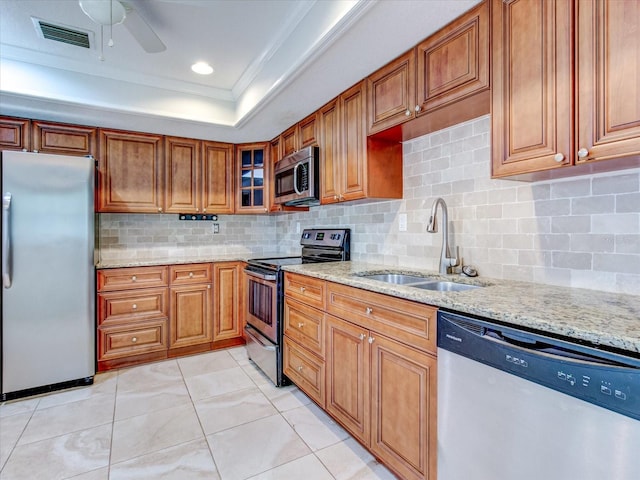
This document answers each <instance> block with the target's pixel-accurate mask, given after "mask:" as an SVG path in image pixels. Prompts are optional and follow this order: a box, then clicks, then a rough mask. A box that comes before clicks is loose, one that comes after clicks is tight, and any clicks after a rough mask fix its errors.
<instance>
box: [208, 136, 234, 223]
mask: <svg viewBox="0 0 640 480" xmlns="http://www.w3.org/2000/svg"><path fill="white" fill-rule="evenodd" d="M202 172H203V173H202V176H203V179H202V180H203V187H202V191H203V194H202V211H203V213H233V212H234V201H233V198H234V197H233V145H231V144H229V143H218V142H203V153H202Z"/></svg>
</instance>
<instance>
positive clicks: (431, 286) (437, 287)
mask: <svg viewBox="0 0 640 480" xmlns="http://www.w3.org/2000/svg"><path fill="white" fill-rule="evenodd" d="M358 276H359V277H362V278H366V279H368V280H377V281H379V282H385V283H393V284H395V285H406V286H407V287H414V288H421V289H423V290H433V291H437V292H463V291H465V290H473V289H474V288H481V287H482V285H469V284H467V283H458V282H451V281H447V280H436V279H434V278H433V277H420V276H418V275H410V274H405V273H371V274H367V273H362V274H359V275H358Z"/></svg>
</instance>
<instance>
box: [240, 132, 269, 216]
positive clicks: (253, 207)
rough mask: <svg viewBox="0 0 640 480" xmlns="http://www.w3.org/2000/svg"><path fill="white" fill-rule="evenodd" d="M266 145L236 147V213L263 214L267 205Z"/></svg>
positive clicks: (267, 150)
mask: <svg viewBox="0 0 640 480" xmlns="http://www.w3.org/2000/svg"><path fill="white" fill-rule="evenodd" d="M268 152H269V144H268V143H249V144H241V145H238V146H237V150H236V161H237V169H238V170H237V172H238V176H237V178H238V188H237V189H236V191H237V192H238V196H237V199H236V202H237V203H236V213H265V212H266V211H267V208H268V205H267V201H268V198H269V196H268V186H269V185H268V181H267V180H266V179H267V178H269V177H268V171H267V166H268V159H267V155H268Z"/></svg>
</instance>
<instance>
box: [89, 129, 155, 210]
mask: <svg viewBox="0 0 640 480" xmlns="http://www.w3.org/2000/svg"><path fill="white" fill-rule="evenodd" d="M163 160H164V155H163V142H162V136H160V135H145V134H139V133H134V132H123V131H116V130H100V156H99V162H98V175H99V195H98V211H100V212H122V213H158V212H162V211H163V206H164V161H163Z"/></svg>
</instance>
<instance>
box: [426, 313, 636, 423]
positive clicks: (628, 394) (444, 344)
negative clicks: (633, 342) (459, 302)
mask: <svg viewBox="0 0 640 480" xmlns="http://www.w3.org/2000/svg"><path fill="white" fill-rule="evenodd" d="M437 331H438V348H443V349H445V350H448V351H451V352H453V353H457V354H459V355H462V356H465V357H467V358H469V359H471V360H474V361H477V362H480V363H484V364H485V365H489V366H492V367H494V368H497V369H499V370H501V371H504V372H507V373H511V374H513V375H517V376H519V377H521V378H524V379H527V380H529V381H532V382H535V383H538V384H540V385H543V386H545V387H548V388H552V389H554V390H556V391H559V392H562V393H565V394H567V395H571V396H573V397H576V398H579V399H581V400H584V401H587V402H590V403H593V404H595V405H599V406H601V407H604V408H607V409H609V410H612V411H614V412H617V413H620V414H622V415H626V416H628V417H631V418H635V419H637V420H640V360H637V359H634V358H631V357H625V356H622V355H617V354H614V353H610V352H603V351H601V350H596V349H594V348H591V347H588V346H584V345H578V344H573V343H570V342H567V341H563V340H559V339H555V338H549V337H546V336H543V335H538V334H535V333H530V332H524V331H521V330H518V329H514V328H511V327H505V326H501V325H495V324H493V323H490V322H487V321H485V320H479V319H475V318H469V317H464V316H461V315H458V314H453V313H447V312H442V311H440V312H438V329H437Z"/></svg>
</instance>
